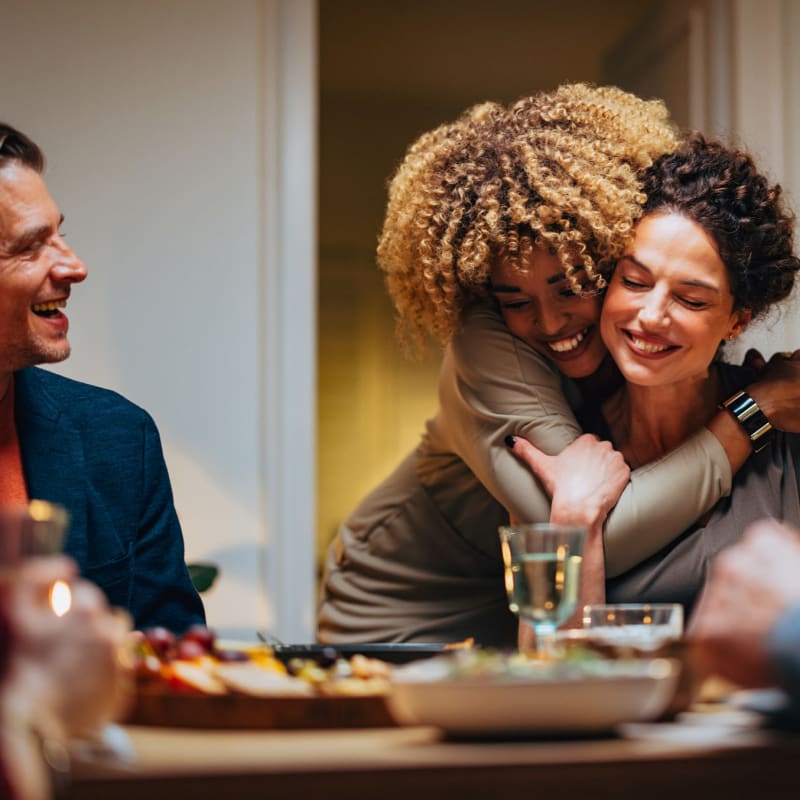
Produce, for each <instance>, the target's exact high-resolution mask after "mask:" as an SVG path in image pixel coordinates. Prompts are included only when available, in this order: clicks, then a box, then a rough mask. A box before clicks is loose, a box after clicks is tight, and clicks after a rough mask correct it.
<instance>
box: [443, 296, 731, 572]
mask: <svg viewBox="0 0 800 800" xmlns="http://www.w3.org/2000/svg"><path fill="white" fill-rule="evenodd" d="M439 397H440V403H441V407H442V412H443V415H444V416H445V417H446V418H447V420H448V423H449V425H448V429H449V432H450V437H451V442H450V445H451V447H452V449H453V451H454V452H456V453H458V455H459V456H460V457H461V458H462V459H463V460H464V462H465V463H466V464H467V465H468V466H469V468H470V469H471V470H472V472H473V473H474V474H475V475H476V477H477V478H478V480H480V481H481V483H482V484H483V485H484V486H485V487H486V488H487V489H488V491H489V492H491V493H492V495H493V496H494V497H495V498H496V499H497V500H498V501H499V502H500V503H501V504H502V505H503V506H504V507H505V508H506V509H507V510H508V512H509V514H510V516H511V517H512V519H515V520H517V521H520V522H546V521H547V520H548V519H549V518H550V501H549V497H548V494H547V491H546V490H545V488H544V486H543V485H542V483H541V482H539V481H538V480H537V479H536V478H534V477H533V476H532V474H531V472H530V470H529V469H528V468H527V467H526V466H525V465H524V464H523V463H521V462H520V461H519V460H518V459H517V458H516V457H515V456H514V454H513V453H512V452H511V451H510V450H509V448H508V446H507V445H506V443H505V439H506V437H507V436H521V437H523V438H525V439H527V440H528V441H530V442H531V443H533V444H534V445H535V446H536V447H537V448H539V449H540V450H542V451H543V452H544V453H546V454H549V455H554V454H557V453H560V452H561V451H562V450H563V449H564V448H565V447H566V446H567V445H569V444H570V443H571V442H573V441H574V440H575V439H577V438H578V436H580V434H581V429H580V427H579V425H578V423H577V421H576V419H575V416H574V414H573V413H572V410H571V408H570V406H569V403H568V402H567V399H566V397H565V395H564V389H563V387H562V380H561V377H560V375H559V374H558V373H557V372H556V371H555V370H554V368H553V367H552V366H551V365H549V364H548V363H547V362H546V360H545V359H543V358H542V357H541V356H540V355H538V354H537V353H536V352H534V351H533V350H532V349H531V348H530V347H528V346H527V345H525V344H524V343H523V342H521V341H520V340H519V339H516V338H515V337H513V336H512V335H511V334H510V333H509V332H508V329H507V328H506V327H505V324H504V323H503V321H502V319H501V318H500V316H499V315H498V314H497V313H496V312H495V311H493V310H492V309H490V308H479V309H474V310H473V311H471V312H470V313H469V315H468V316H467V318H466V320H465V323H464V328H463V330H462V331H461V332H460V333H459V334H457V335H456V336H455V337H454V338H453V340H452V342H451V344H450V346H449V347H448V350H447V352H446V354H445V359H444V362H443V364H442V372H441V378H440V384H439ZM736 424H737V423H736V422H735V421H732V425H733V426H735V425H736ZM730 485H731V465H730V462H729V459H728V456H727V454H726V451H725V449H724V448H723V446H722V444H721V443H720V441H719V440H718V439H717V438H716V436H714V434H712V433H711V432H710V431H709V430H706V429H703V430H701V431H699V432H698V433H697V434H695V435H694V436H693V437H692V438H691V439H689V440H687V441H686V442H684V443H683V444H682V445H681V446H680V447H679V448H678V449H676V450H675V451H673V452H672V453H670V454H668V455H667V456H665V457H663V458H661V459H659V460H658V461H656V462H653V463H652V464H649V465H647V466H645V467H643V468H641V469H638V470H635V471H634V472H633V473H632V474H631V480H630V482H629V483H628V484H627V486H626V487H625V489H624V491H623V492H622V494H621V496H620V498H619V501H618V502H617V504H616V506H615V507H614V508H613V510H611V512H610V513H609V515H608V518H607V519H606V523H605V530H604V540H605V557H606V572H607V574H608V575H609V576H614V575H617V574H620V573H621V572H624V571H625V570H626V569H629V568H630V567H631V566H633V565H634V564H636V563H638V562H639V561H641V560H643V559H644V558H646V557H648V556H650V555H652V554H653V553H655V552H657V551H658V550H659V549H661V548H662V547H664V546H665V545H666V544H668V543H669V542H670V541H672V540H673V539H674V538H675V537H676V536H678V535H679V534H680V533H682V532H683V531H684V530H686V528H688V527H689V526H690V525H691V524H692V523H693V522H694V521H695V520H696V519H697V518H698V517H700V516H702V515H703V514H704V513H705V512H706V511H708V510H709V509H710V508H711V507H712V506H713V505H714V503H716V502H717V500H719V498H720V497H722V496H724V495H725V494H727V493H728V492H729V491H730Z"/></svg>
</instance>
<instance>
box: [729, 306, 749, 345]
mask: <svg viewBox="0 0 800 800" xmlns="http://www.w3.org/2000/svg"><path fill="white" fill-rule="evenodd" d="M752 318H753V312H752V311H751V310H750V309H749V308H740V309H739V310H738V311H734V312H733V314H731V322H730V327H729V328H728V335H727V336H726V337H725V338H726V339H727V340H728V341H729V342H732V341H733V340H734V339H735V338H736V337H737V336H738V335H739V334H740V333H741V332H742V331H743V330H744V329H745V328H746V327H747V326H748V325H749V324H750V320H751V319H752Z"/></svg>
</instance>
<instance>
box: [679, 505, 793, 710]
mask: <svg viewBox="0 0 800 800" xmlns="http://www.w3.org/2000/svg"><path fill="white" fill-rule="evenodd" d="M798 575H800V529H798V528H797V527H793V526H789V525H787V524H785V523H783V522H779V521H778V520H776V519H774V518H765V519H762V520H758V521H757V522H754V523H753V524H751V525H750V526H748V528H747V529H746V530H745V533H744V535H743V536H742V538H741V541H739V542H738V543H737V544H735V545H734V546H732V547H729V548H728V549H727V550H725V551H723V552H722V553H720V555H719V556H717V558H716V559H715V560H714V561H713V563H712V565H711V569H710V571H709V577H708V583H707V585H706V588H705V590H704V592H703V595H702V597H701V599H700V601H699V602H698V606H697V609H696V611H695V614H694V616H693V618H692V620H691V622H690V624H689V627H688V630H687V636H688V638H689V640H690V641H691V642H692V645H693V653H694V654H696V656H697V660H698V663H699V665H700V667H701V669H702V670H703V671H704V672H705V673H707V674H711V675H718V676H720V677H722V678H725V679H727V680H730V681H732V682H734V683H736V684H738V685H740V686H743V687H760V686H773V685H779V686H781V687H782V688H783V689H784V690H786V692H787V693H788V694H789V696H790V698H791V700H792V704H793V706H794V708H795V709H798V708H800V581H798V579H797V576H798Z"/></svg>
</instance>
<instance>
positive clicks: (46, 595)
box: [0, 556, 131, 800]
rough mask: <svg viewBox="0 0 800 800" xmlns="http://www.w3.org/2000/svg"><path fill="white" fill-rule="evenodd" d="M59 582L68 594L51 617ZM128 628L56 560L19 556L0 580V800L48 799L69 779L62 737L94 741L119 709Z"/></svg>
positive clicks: (126, 687) (124, 695)
mask: <svg viewBox="0 0 800 800" xmlns="http://www.w3.org/2000/svg"><path fill="white" fill-rule="evenodd" d="M59 580H60V581H65V582H66V583H68V584H69V586H70V589H71V606H70V607H69V609H68V610H67V611H66V613H64V614H63V615H62V616H60V617H59V616H57V615H56V613H55V612H54V611H53V607H52V606H51V604H50V591H51V587H52V586H53V584H54V582H55V581H59ZM129 630H130V617H129V616H128V615H127V614H125V613H119V612H114V613H112V612H111V611H110V609H109V606H108V603H107V602H106V600H105V598H104V597H103V594H102V592H101V591H100V590H99V589H98V588H97V587H96V586H94V585H93V584H92V583H90V582H89V581H85V580H83V579H81V578H79V577H78V574H77V567H76V565H75V563H74V562H73V561H72V559H69V558H66V557H64V556H54V557H46V558H45V557H38V558H32V559H29V560H27V561H25V562H24V563H23V564H22V565H21V566H20V567H18V568H15V574H14V575H13V576H12V577H11V578H6V579H4V580H3V581H2V583H0V798H15V799H16V800H43V798H48V797H50V796H52V794H53V793H55V792H56V791H57V790H58V789H60V788H63V784H64V783H65V781H67V780H68V777H69V771H68V768H69V745H70V740H71V739H95V738H97V737H98V735H99V734H100V733H101V729H102V727H103V725H105V724H106V723H107V722H109V721H111V720H113V719H116V718H118V717H119V715H120V714H121V713H122V712H123V710H124V709H125V707H126V704H127V702H128V699H129V697H130V689H131V683H130V681H129V679H130V676H131V673H130V672H129V671H128V670H127V669H126V668H125V667H124V666H123V662H122V661H121V660H120V658H119V654H120V652H121V650H120V648H121V646H122V645H123V643H124V641H125V637H126V635H127V633H128V631H129Z"/></svg>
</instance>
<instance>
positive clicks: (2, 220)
mask: <svg viewBox="0 0 800 800" xmlns="http://www.w3.org/2000/svg"><path fill="white" fill-rule="evenodd" d="M43 171H44V154H43V153H42V151H41V149H40V148H39V147H38V146H37V145H36V144H35V143H34V142H32V141H31V140H30V139H29V138H28V137H27V136H25V135H24V134H23V133H20V132H19V131H17V130H15V129H14V128H12V127H10V126H9V125H5V124H3V123H0V507H5V506H10V505H14V504H17V503H24V502H26V501H27V500H28V499H30V498H41V499H44V500H49V501H52V502H56V503H60V504H61V505H63V506H64V507H65V508H66V509H67V511H68V512H69V515H70V521H71V522H70V527H69V531H68V533H67V539H66V543H65V551H66V553H67V554H68V555H70V556H72V557H73V558H74V559H75V560H76V561H77V563H78V565H79V567H80V571H81V574H82V575H83V577H85V578H87V579H89V580H91V581H93V582H94V583H96V584H97V585H98V586H99V587H100V588H101V589H102V590H103V592H104V593H105V595H106V597H107V598H108V601H109V602H110V603H111V605H114V606H118V607H121V608H124V609H126V610H127V611H129V612H130V614H131V616H132V617H133V623H134V625H135V626H136V627H137V628H144V627H150V626H154V625H163V626H165V627H168V628H171V629H172V630H174V631H177V632H182V631H183V630H185V629H186V628H187V627H189V626H190V625H192V624H196V623H202V622H204V611H203V605H202V602H201V600H200V597H199V595H198V594H197V592H196V591H195V588H194V586H193V585H192V582H191V579H190V577H189V572H188V569H187V567H186V564H185V561H184V544H183V535H182V532H181V528H180V524H179V522H178V517H177V514H176V512H175V507H174V504H173V499H172V489H171V486H170V481H169V476H168V473H167V468H166V464H165V463H164V456H163V454H162V450H161V442H160V439H159V435H158V431H157V429H156V426H155V424H154V422H153V420H152V418H151V417H150V416H149V414H147V412H145V411H144V410H142V409H141V408H138V407H137V406H135V405H134V404H133V403H131V402H129V401H128V400H126V399H125V398H123V397H121V396H120V395H118V394H116V393H114V392H111V391H108V390H105V389H100V388H97V387H95V386H90V385H88V384H85V383H79V382H77V381H73V380H69V379H68V378H64V377H62V376H60V375H55V374H53V373H52V372H48V371H45V370H41V369H37V368H36V367H35V366H34V365H36V364H45V363H55V362H59V361H63V360H64V359H65V358H67V356H69V354H70V345H69V342H68V340H67V331H68V328H69V321H68V319H67V317H66V315H65V314H64V309H65V308H66V305H67V301H68V300H69V296H70V291H71V289H72V286H73V284H76V283H80V282H81V281H83V280H84V279H85V278H86V274H87V270H86V266H85V264H84V263H83V262H82V261H81V260H80V258H78V256H77V255H76V254H75V253H74V252H73V250H72V249H71V248H70V246H69V245H68V244H67V242H66V241H65V239H64V235H63V234H62V232H61V225H62V223H63V221H64V217H63V215H62V214H61V212H60V211H59V209H58V206H56V204H55V202H54V201H53V198H52V197H51V196H50V193H49V192H48V190H47V186H46V185H45V183H44V180H43V179H42V172H43Z"/></svg>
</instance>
